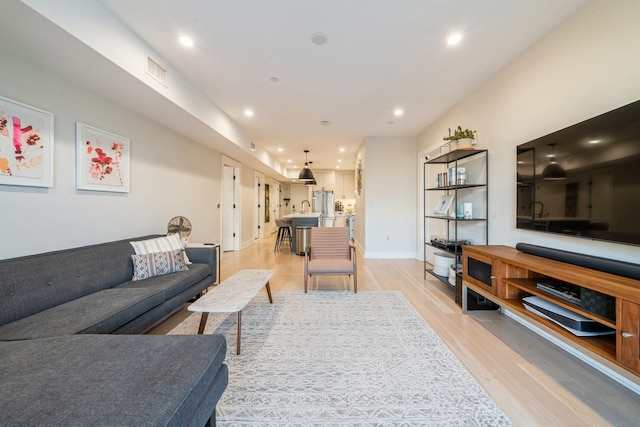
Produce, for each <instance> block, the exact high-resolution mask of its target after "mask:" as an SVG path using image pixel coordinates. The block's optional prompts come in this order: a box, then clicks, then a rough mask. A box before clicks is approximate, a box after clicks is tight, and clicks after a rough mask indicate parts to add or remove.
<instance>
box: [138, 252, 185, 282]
mask: <svg viewBox="0 0 640 427" xmlns="http://www.w3.org/2000/svg"><path fill="white" fill-rule="evenodd" d="M181 252H182V251H180V250H177V251H170V252H155V253H152V254H144V255H131V259H133V279H132V280H143V279H148V278H150V277H155V276H162V275H163V274H169V273H174V272H176V271H185V270H188V269H189V268H188V267H187V265H186V264H185V263H184V257H183V256H182V253H181Z"/></svg>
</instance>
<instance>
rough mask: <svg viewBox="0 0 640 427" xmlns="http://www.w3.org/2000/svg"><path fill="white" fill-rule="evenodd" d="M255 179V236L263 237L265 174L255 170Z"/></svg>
mask: <svg viewBox="0 0 640 427" xmlns="http://www.w3.org/2000/svg"><path fill="white" fill-rule="evenodd" d="M253 181H254V193H253V212H254V214H253V218H254V219H253V238H254V239H262V238H263V237H264V175H263V174H261V173H260V172H255V171H254V175H253Z"/></svg>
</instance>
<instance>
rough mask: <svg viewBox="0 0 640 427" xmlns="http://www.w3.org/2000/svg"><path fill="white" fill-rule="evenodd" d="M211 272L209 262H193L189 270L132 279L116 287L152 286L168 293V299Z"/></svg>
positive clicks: (166, 296)
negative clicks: (142, 278)
mask: <svg viewBox="0 0 640 427" xmlns="http://www.w3.org/2000/svg"><path fill="white" fill-rule="evenodd" d="M210 274H211V267H209V265H208V264H191V265H190V266H189V270H187V271H178V272H175V273H171V274H167V275H163V276H156V277H151V278H149V279H144V280H131V281H128V282H126V283H123V284H121V285H118V286H116V287H115V289H122V288H124V289H132V288H152V289H155V290H156V291H163V292H165V293H166V295H165V298H166V299H167V300H169V299H171V298H173V297H175V296H176V295H178V294H180V293H181V292H183V291H185V290H187V289H189V288H190V287H191V286H193V285H195V284H196V283H198V282H199V281H200V280H202V279H204V278H206V277H207V276H209V275H210Z"/></svg>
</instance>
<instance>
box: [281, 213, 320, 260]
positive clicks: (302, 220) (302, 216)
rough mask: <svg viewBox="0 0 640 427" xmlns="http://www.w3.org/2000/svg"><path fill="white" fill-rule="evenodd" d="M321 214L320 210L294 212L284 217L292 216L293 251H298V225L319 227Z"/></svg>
mask: <svg viewBox="0 0 640 427" xmlns="http://www.w3.org/2000/svg"><path fill="white" fill-rule="evenodd" d="M320 216H321V214H320V212H309V213H293V214H289V215H285V216H284V217H283V218H291V252H293V253H297V252H298V251H297V249H296V229H297V228H298V227H319V226H320Z"/></svg>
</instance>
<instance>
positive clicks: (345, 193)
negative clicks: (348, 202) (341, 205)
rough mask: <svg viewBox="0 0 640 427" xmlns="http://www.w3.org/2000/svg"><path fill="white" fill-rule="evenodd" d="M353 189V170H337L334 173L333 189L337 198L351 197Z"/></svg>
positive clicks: (352, 196)
mask: <svg viewBox="0 0 640 427" xmlns="http://www.w3.org/2000/svg"><path fill="white" fill-rule="evenodd" d="M354 190H355V174H354V173H353V172H342V171H339V172H338V171H337V172H336V174H335V190H334V193H335V195H336V200H337V199H353V198H355V196H354V194H353V193H354Z"/></svg>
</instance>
